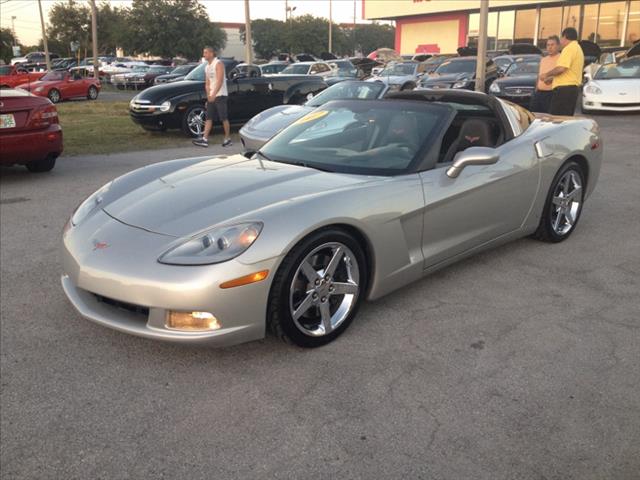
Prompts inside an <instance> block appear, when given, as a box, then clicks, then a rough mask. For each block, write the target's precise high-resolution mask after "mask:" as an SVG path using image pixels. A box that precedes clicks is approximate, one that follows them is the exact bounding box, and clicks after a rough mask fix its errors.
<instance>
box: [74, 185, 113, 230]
mask: <svg viewBox="0 0 640 480" xmlns="http://www.w3.org/2000/svg"><path fill="white" fill-rule="evenodd" d="M112 184H113V181H111V182H109V183H107V184H106V185H104V186H103V187H102V188H100V189H99V190H97V191H95V192H94V193H92V194H91V195H89V197H88V198H87V199H86V200H85V201H84V202H82V203H81V204H80V205H78V208H76V209H75V211H74V212H73V215H71V223H72V224H73V225H74V226H75V225H78V224H79V223H80V222H81V221H82V220H84V219H85V218H86V217H87V216H88V215H89V214H90V213H91V212H92V211H94V210H95V209H96V208H98V206H99V205H100V204H101V203H102V201H103V199H104V195H105V194H106V193H107V192H108V191H109V189H110V188H111V185H112Z"/></svg>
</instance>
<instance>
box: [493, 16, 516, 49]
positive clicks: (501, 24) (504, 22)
mask: <svg viewBox="0 0 640 480" xmlns="http://www.w3.org/2000/svg"><path fill="white" fill-rule="evenodd" d="M515 20H516V12H515V11H513V10H505V11H503V12H500V16H499V18H498V43H497V45H496V50H507V49H508V48H509V47H510V46H511V44H513V24H514V23H515Z"/></svg>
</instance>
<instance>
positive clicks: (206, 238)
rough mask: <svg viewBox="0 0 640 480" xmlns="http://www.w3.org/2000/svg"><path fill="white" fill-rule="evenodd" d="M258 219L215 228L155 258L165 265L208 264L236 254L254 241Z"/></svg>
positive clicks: (258, 230)
mask: <svg viewBox="0 0 640 480" xmlns="http://www.w3.org/2000/svg"><path fill="white" fill-rule="evenodd" d="M262 226H263V224H262V223H260V222H252V223H240V224H237V225H231V226H226V227H216V228H212V229H211V230H208V231H206V232H203V233H200V234H198V235H196V236H195V237H193V238H190V239H188V240H186V241H184V242H183V243H181V244H180V245H178V246H177V247H173V248H172V249H170V250H168V251H167V252H165V253H163V254H162V255H161V256H160V258H158V261H159V262H160V263H166V264H169V265H209V264H212V263H222V262H226V261H227V260H231V259H232V258H235V257H237V256H238V255H240V254H241V253H243V252H244V251H245V250H247V248H249V247H250V246H251V245H252V244H253V242H255V241H256V239H257V238H258V235H260V232H261V231H262Z"/></svg>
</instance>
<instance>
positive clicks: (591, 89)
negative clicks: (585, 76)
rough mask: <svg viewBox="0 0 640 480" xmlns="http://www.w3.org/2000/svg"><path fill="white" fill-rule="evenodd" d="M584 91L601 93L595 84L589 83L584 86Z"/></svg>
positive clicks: (595, 93) (594, 93)
mask: <svg viewBox="0 0 640 480" xmlns="http://www.w3.org/2000/svg"><path fill="white" fill-rule="evenodd" d="M584 91H585V92H586V93H591V94H593V95H600V94H601V93H602V90H600V89H599V88H598V87H597V86H596V85H594V84H592V83H590V84H588V85H587V86H586V87H585V88H584Z"/></svg>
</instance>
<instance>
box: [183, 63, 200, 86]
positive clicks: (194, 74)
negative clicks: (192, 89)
mask: <svg viewBox="0 0 640 480" xmlns="http://www.w3.org/2000/svg"><path fill="white" fill-rule="evenodd" d="M204 68H205V64H204V63H201V64H200V65H198V66H197V67H196V68H194V69H193V70H191V71H190V72H189V74H188V75H187V76H186V77H184V79H185V80H192V81H196V82H204Z"/></svg>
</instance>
